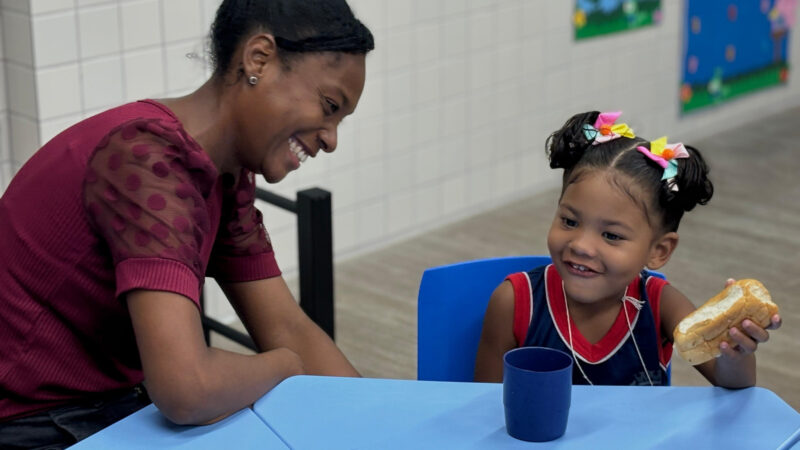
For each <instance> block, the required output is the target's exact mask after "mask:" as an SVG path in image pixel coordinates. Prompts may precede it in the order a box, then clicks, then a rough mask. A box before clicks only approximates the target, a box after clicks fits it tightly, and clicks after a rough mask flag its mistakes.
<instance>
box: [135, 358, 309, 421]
mask: <svg viewBox="0 0 800 450" xmlns="http://www.w3.org/2000/svg"><path fill="white" fill-rule="evenodd" d="M188 372H190V373H186V372H183V373H181V372H178V371H169V372H165V373H163V374H162V375H161V376H158V375H156V376H155V378H154V379H146V380H145V385H146V387H147V390H148V393H149V394H150V397H151V398H152V399H153V403H155V405H156V406H157V407H158V408H159V410H160V411H161V412H162V413H163V414H164V415H165V416H166V417H167V418H169V419H170V420H171V421H173V422H175V423H177V424H182V425H201V424H207V423H212V422H215V421H217V420H220V419H221V418H224V417H226V416H228V415H230V414H232V413H234V412H236V411H238V410H240V409H242V408H246V407H248V406H249V405H251V404H253V403H254V402H255V401H256V400H258V399H259V398H260V397H261V396H263V395H264V394H266V393H267V392H269V391H270V390H271V389H272V388H273V387H275V386H276V385H278V383H280V382H281V381H283V380H284V379H286V378H288V377H290V376H293V375H299V374H302V373H304V368H303V365H302V362H301V359H300V357H299V356H298V355H297V354H295V353H294V352H293V351H291V350H288V349H285V348H279V349H275V350H272V351H269V352H265V353H259V354H256V355H243V354H239V353H234V352H229V351H225V350H220V349H216V348H209V349H208V352H207V353H206V354H205V355H203V356H202V357H201V358H200V359H199V360H198V362H197V365H196V366H195V367H193V368H192V369H190V370H189V371H188Z"/></svg>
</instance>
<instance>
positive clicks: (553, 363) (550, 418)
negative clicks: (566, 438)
mask: <svg viewBox="0 0 800 450" xmlns="http://www.w3.org/2000/svg"><path fill="white" fill-rule="evenodd" d="M571 400H572V357H571V356H570V355H568V354H567V353H564V352H562V351H560V350H555V349H552V348H545V347H521V348H516V349H514V350H510V351H508V352H507V353H506V354H505V355H504V356H503V406H504V408H505V414H506V431H508V434H509V435H511V436H512V437H514V438H517V439H521V440H523V441H532V442H545V441H552V440H553V439H558V438H560V437H561V436H563V435H564V432H565V431H566V429H567V418H568V417H569V406H570V402H571Z"/></svg>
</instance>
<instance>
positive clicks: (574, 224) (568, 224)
mask: <svg viewBox="0 0 800 450" xmlns="http://www.w3.org/2000/svg"><path fill="white" fill-rule="evenodd" d="M561 222H562V223H563V224H564V226H565V227H567V228H575V227H577V226H578V222H577V221H575V220H572V219H570V218H568V217H562V218H561Z"/></svg>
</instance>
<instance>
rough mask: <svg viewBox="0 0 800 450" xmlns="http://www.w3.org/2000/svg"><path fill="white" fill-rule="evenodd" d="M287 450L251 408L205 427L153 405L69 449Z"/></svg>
mask: <svg viewBox="0 0 800 450" xmlns="http://www.w3.org/2000/svg"><path fill="white" fill-rule="evenodd" d="M167 448H169V449H215V450H216V449H237V450H238V449H254V450H255V449H284V450H285V449H287V448H288V447H286V444H284V443H283V442H282V441H281V440H280V439H279V438H278V436H276V435H275V433H273V432H272V430H270V429H269V427H267V426H266V425H265V424H264V422H262V421H261V420H260V419H259V418H258V417H257V416H256V415H255V414H254V413H253V411H252V410H251V409H244V410H242V411H239V412H237V413H235V414H233V415H231V416H230V417H226V418H225V419H223V420H221V421H219V422H217V423H215V424H212V425H204V426H181V425H175V424H173V423H171V422H170V421H169V420H167V419H166V418H165V417H164V416H163V415H162V414H161V413H160V412H159V411H158V409H156V407H155V406H154V405H152V404H151V405H149V406H147V407H145V408H143V409H141V410H139V411H137V412H135V413H133V414H131V415H130V416H128V417H126V418H125V419H123V420H121V421H119V422H117V423H115V424H113V425H111V426H109V427H107V428H105V429H103V430H101V431H99V432H97V433H95V434H93V435H91V436H89V437H88V438H86V439H84V440H82V441H81V442H78V443H77V444H75V445H73V446H72V447H70V450H72V449H75V450H89V449H98V450H99V449H103V450H108V449H114V450H128V449H148V450H151V449H167Z"/></svg>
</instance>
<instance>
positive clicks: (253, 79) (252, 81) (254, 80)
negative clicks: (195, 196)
mask: <svg viewBox="0 0 800 450" xmlns="http://www.w3.org/2000/svg"><path fill="white" fill-rule="evenodd" d="M247 83H249V84H250V86H255V85H256V83H258V77H257V76H255V75H253V76H251V77H250V78H248V79H247Z"/></svg>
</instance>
